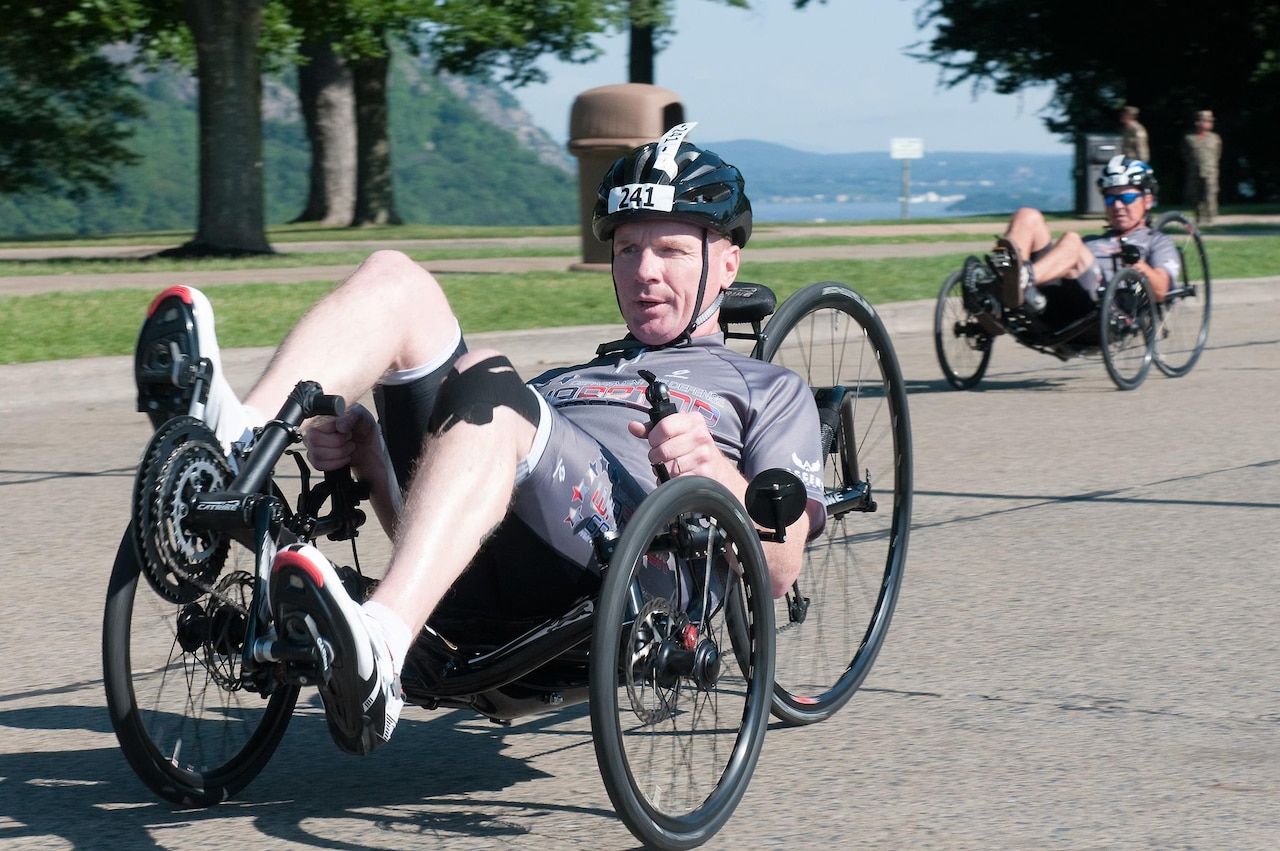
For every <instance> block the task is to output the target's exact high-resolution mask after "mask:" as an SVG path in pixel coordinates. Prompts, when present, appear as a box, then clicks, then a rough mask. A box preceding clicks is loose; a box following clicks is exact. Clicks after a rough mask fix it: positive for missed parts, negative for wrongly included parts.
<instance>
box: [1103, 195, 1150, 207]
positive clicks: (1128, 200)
mask: <svg viewBox="0 0 1280 851" xmlns="http://www.w3.org/2000/svg"><path fill="white" fill-rule="evenodd" d="M1102 197H1103V199H1104V200H1105V201H1106V202H1107V206H1108V207H1114V206H1115V205H1116V202H1117V201H1122V202H1123V203H1124V205H1125V206H1126V207H1127V206H1129V205H1130V204H1132V203H1133V202H1134V201H1137V200H1138V199H1139V198H1141V197H1142V193H1141V192H1121V193H1120V194H1119V195H1103V196H1102Z"/></svg>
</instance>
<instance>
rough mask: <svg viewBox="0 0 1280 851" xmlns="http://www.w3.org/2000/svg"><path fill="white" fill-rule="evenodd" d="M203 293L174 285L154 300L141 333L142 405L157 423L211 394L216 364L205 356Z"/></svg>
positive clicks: (137, 376)
mask: <svg viewBox="0 0 1280 851" xmlns="http://www.w3.org/2000/svg"><path fill="white" fill-rule="evenodd" d="M197 295H198V294H197V293H196V292H195V291H193V290H192V289H191V288H190V287H184V286H174V287H169V288H168V289H167V290H165V291H164V292H162V293H160V295H158V296H156V298H155V299H154V300H153V301H152V302H151V306H150V308H148V310H147V318H146V321H144V322H143V323H142V328H141V330H140V331H139V332H138V344H137V346H136V348H135V350H134V361H133V375H134V381H135V382H136V384H137V389H138V410H139V411H142V412H144V413H145V414H146V415H147V416H148V417H150V419H151V425H152V427H153V428H159V427H160V426H161V425H163V424H164V423H165V422H167V421H169V420H170V419H172V418H173V417H177V416H183V415H187V414H192V413H193V410H192V401H193V399H194V400H196V401H198V402H199V403H200V404H203V403H204V402H205V401H206V400H207V398H208V392H209V384H210V381H211V380H212V377H213V365H212V362H211V361H210V360H209V359H208V358H201V357H200V356H199V352H200V339H199V338H200V331H199V327H198V326H199V322H198V319H197V316H196V306H197ZM197 393H199V395H200V398H199V399H196V395H197ZM196 415H198V413H197V414H196Z"/></svg>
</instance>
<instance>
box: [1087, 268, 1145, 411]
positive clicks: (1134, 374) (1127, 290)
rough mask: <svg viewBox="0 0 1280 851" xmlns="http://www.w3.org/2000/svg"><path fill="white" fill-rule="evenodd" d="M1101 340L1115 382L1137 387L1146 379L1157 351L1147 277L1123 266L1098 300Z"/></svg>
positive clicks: (1131, 388)
mask: <svg viewBox="0 0 1280 851" xmlns="http://www.w3.org/2000/svg"><path fill="white" fill-rule="evenodd" d="M1098 341H1099V343H1100V344H1101V346H1102V361H1103V363H1104V364H1105V365H1106V368H1107V374H1108V375H1110V376H1111V380H1112V382H1114V383H1115V385H1116V387H1118V388H1119V389H1121V390H1134V389H1136V388H1137V387H1138V386H1139V385H1141V384H1142V382H1143V381H1144V380H1146V377H1147V373H1148V372H1149V371H1150V370H1151V361H1152V359H1153V357H1154V353H1155V343H1156V337H1155V316H1154V311H1153V309H1152V305H1151V297H1150V293H1149V291H1148V290H1147V282H1146V278H1144V277H1143V276H1142V273H1141V272H1138V271H1137V270H1135V269H1122V270H1121V271H1120V274H1118V275H1116V276H1115V277H1114V278H1112V279H1111V280H1110V281H1108V282H1107V286H1106V288H1105V289H1104V290H1103V291H1102V298H1101V299H1099V303H1098Z"/></svg>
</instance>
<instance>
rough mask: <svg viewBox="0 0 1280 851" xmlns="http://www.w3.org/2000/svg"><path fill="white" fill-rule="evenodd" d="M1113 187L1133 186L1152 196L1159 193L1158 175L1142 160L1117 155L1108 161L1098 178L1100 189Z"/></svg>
mask: <svg viewBox="0 0 1280 851" xmlns="http://www.w3.org/2000/svg"><path fill="white" fill-rule="evenodd" d="M1112 186H1132V187H1134V188H1136V189H1142V190H1144V191H1146V192H1150V193H1151V194H1153V195H1154V194H1155V193H1156V192H1157V191H1158V184H1157V183H1156V173H1155V172H1154V171H1152V170H1151V166H1149V165H1147V164H1146V163H1144V162H1143V161H1142V160H1133V159H1129V158H1128V157H1126V156H1125V155H1124V154H1116V155H1115V156H1114V157H1112V158H1111V159H1110V160H1108V161H1107V165H1106V167H1104V168H1103V169H1102V175H1101V176H1100V177H1099V178H1098V188H1099V189H1107V188H1109V187H1112Z"/></svg>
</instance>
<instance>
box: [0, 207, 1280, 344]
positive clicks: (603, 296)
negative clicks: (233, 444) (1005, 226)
mask: <svg viewBox="0 0 1280 851" xmlns="http://www.w3.org/2000/svg"><path fill="white" fill-rule="evenodd" d="M416 230H417V231H421V230H422V229H421V228H418V229H416ZM436 230H437V231H444V230H446V229H436ZM466 230H467V231H468V233H469V235H471V236H488V235H493V234H491V233H476V231H483V230H487V229H478V228H469V229H466ZM529 230H530V231H531V232H536V234H537V235H548V234H549V232H554V231H558V230H563V231H564V233H565V234H571V233H572V232H573V231H572V230H571V229H549V228H538V229H529ZM325 233H326V234H327V233H328V231H326V232H325ZM357 233H363V234H364V238H370V235H369V234H368V233H367V232H357ZM504 233H506V234H507V235H511V234H510V232H509V231H504ZM377 235H378V238H383V236H384V234H383V232H381V231H379V232H378V234H377ZM554 235H563V234H559V233H556V234H554ZM326 238H327V237H326ZM273 239H275V234H274V232H273ZM913 239H916V240H920V239H929V241H939V240H938V238H936V237H932V238H926V237H919V236H916V237H913ZM964 239H967V240H969V241H972V240H973V239H974V237H973V236H967V237H964ZM854 241H855V240H854V239H853V238H850V239H848V240H843V242H844V243H846V244H847V243H853V242H854ZM857 241H861V242H865V241H867V240H866V238H858V240H857ZM876 241H881V242H892V241H894V240H893V239H884V240H876ZM841 242H842V240H839V239H837V238H835V237H814V238H812V239H808V240H801V239H796V240H788V241H784V242H773V241H770V242H768V243H763V242H762V243H761V244H768V245H781V244H791V245H796V246H803V245H830V244H840V243H841ZM753 245H754V243H753ZM1207 245H1208V247H1207V251H1208V254H1209V258H1210V269H1211V272H1212V275H1213V277H1214V278H1216V279H1221V278H1242V277H1261V276H1267V275H1275V274H1280V235H1277V234H1276V231H1275V230H1274V229H1263V230H1262V231H1259V230H1258V229H1253V230H1250V231H1248V232H1247V234H1246V233H1241V234H1238V235H1232V234H1230V233H1227V234H1224V235H1222V236H1210V238H1209V239H1208V242H1207ZM447 253H448V254H449V255H451V256H466V257H477V256H493V254H494V253H498V254H501V253H503V252H500V251H497V250H495V249H491V248H476V249H457V250H456V251H455V250H454V249H450V250H449V252H447ZM520 253H521V255H522V256H524V255H527V254H531V252H527V251H524V250H521V252H520ZM426 254H430V255H431V256H425V255H426ZM552 254H555V252H552ZM363 256H364V252H362V251H354V252H326V253H324V254H286V255H279V256H276V257H270V258H257V259H252V258H251V259H247V260H236V261H203V262H200V261H181V262H179V261H138V260H131V261H127V262H126V261H83V260H82V261H70V260H57V261H23V262H21V263H19V264H18V268H20V269H22V271H20V272H18V271H12V270H11V268H12V265H11V264H13V263H14V262H15V261H8V262H6V263H0V276H3V275H16V274H54V275H56V274H59V273H69V272H81V273H89V274H100V273H103V272H106V271H113V272H124V271H173V272H181V271H186V270H189V269H229V268H241V269H244V270H245V271H246V274H247V275H251V271H252V269H254V268H263V267H266V266H274V265H293V266H298V265H307V266H310V265H348V266H353V265H355V263H357V262H358V261H359V260H360V259H361V258H362V257H363ZM442 256H444V253H442V252H439V251H435V250H433V251H432V252H425V253H424V254H421V255H420V254H415V257H418V259H421V260H426V261H429V260H430V259H433V258H439V257H442ZM964 256H965V254H964V253H963V252H957V253H955V254H947V255H942V256H938V257H910V258H895V259H888V260H821V261H805V262H789V263H753V262H752V261H751V249H750V248H748V249H747V250H746V252H745V253H744V255H743V257H744V262H743V265H742V269H741V271H740V273H739V276H738V277H739V280H743V281H754V282H757V283H763V284H767V285H769V286H770V287H772V288H773V289H774V290H775V291H776V292H777V294H778V296H779V298H780V299H781V298H785V297H786V296H787V295H789V294H791V293H792V292H794V291H796V290H797V289H799V288H800V287H802V286H804V285H805V284H808V283H812V282H814V281H827V280H830V281H840V282H842V283H845V284H848V285H849V286H852V287H853V288H854V289H856V290H858V291H859V292H861V293H862V294H863V295H864V296H865V297H866V298H867V299H868V300H869V301H871V303H873V304H884V303H888V302H895V301H911V300H916V299H932V298H935V297H936V296H937V293H938V289H939V288H940V287H941V285H942V282H943V280H945V278H946V277H947V275H948V274H950V273H951V272H952V271H953V270H955V269H956V268H958V267H959V265H960V264H961V263H962V262H963V259H964ZM157 263H172V264H173V265H172V266H171V267H166V266H161V265H153V264H157ZM439 277H440V280H441V283H442V284H443V286H444V287H445V290H446V291H447V293H448V295H449V299H450V301H451V303H452V304H453V307H454V310H455V312H456V313H457V314H458V317H459V319H460V320H461V322H462V326H463V327H464V328H465V329H467V330H468V331H472V332H477V331H491V330H513V329H522V328H547V327H561V326H570V325H588V324H603V323H612V322H616V321H618V314H617V305H616V303H615V302H614V297H613V290H612V287H611V286H610V283H609V279H608V276H607V275H603V274H598V273H586V272H528V273H524V274H502V275H498V274H448V273H446V274H441V275H440V276H439ZM335 283H336V280H325V281H317V282H314V283H304V284H261V283H245V284H224V285H218V286H214V287H209V288H208V289H207V290H206V294H207V295H208V296H209V299H210V301H211V302H212V303H213V306H214V308H215V310H216V312H217V317H218V336H219V340H220V342H221V343H222V345H223V346H224V347H227V348H236V347H243V346H272V345H275V344H277V343H278V342H279V341H280V340H281V338H282V337H283V336H284V334H285V332H286V331H288V329H289V328H290V327H291V326H292V325H293V323H294V322H295V321H296V320H297V319H298V317H300V316H301V315H302V313H303V312H304V311H305V310H306V309H307V308H308V307H309V306H310V305H311V304H313V303H314V302H315V301H316V300H317V299H318V298H319V297H320V296H322V295H323V294H324V293H325V292H327V291H328V290H330V289H331V288H332V287H333V286H334V285H335ZM154 295H155V291H154V290H145V291H144V290H105V291H87V292H75V293H50V294H42V295H32V296H0V363H25V362H31V361H41V360H58V359H65V358H79V357H97V356H103V355H124V354H129V353H131V352H132V351H133V346H134V342H135V337H136V334H137V331H138V326H139V325H140V323H141V321H142V317H143V314H144V312H145V310H146V307H147V305H148V304H149V303H150V301H151V299H152V298H153V297H154Z"/></svg>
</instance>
